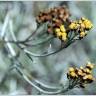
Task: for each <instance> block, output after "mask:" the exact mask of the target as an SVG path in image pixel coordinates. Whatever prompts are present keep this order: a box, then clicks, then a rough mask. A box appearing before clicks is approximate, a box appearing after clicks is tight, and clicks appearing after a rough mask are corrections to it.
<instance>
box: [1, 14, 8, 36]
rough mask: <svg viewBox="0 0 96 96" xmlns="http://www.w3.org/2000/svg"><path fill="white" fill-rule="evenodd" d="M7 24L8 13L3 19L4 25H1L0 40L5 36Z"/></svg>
mask: <svg viewBox="0 0 96 96" xmlns="http://www.w3.org/2000/svg"><path fill="white" fill-rule="evenodd" d="M8 22H9V13H7V15H6V17H5V20H4V24H3V27H2V31H1V38H3V37H4V35H5V30H6V28H7V25H8Z"/></svg>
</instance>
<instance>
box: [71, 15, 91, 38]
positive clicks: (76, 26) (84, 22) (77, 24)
mask: <svg viewBox="0 0 96 96" xmlns="http://www.w3.org/2000/svg"><path fill="white" fill-rule="evenodd" d="M92 27H93V25H92V23H91V22H90V21H89V20H88V19H86V18H84V17H83V18H81V19H80V20H77V21H73V22H71V24H70V25H69V30H71V31H76V32H77V34H78V33H79V37H80V38H83V37H85V36H86V35H87V31H89V30H90V29H91V28H92Z"/></svg>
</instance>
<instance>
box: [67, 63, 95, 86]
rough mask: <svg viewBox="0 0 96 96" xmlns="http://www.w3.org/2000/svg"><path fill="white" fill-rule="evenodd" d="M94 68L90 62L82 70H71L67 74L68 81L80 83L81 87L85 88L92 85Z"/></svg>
mask: <svg viewBox="0 0 96 96" xmlns="http://www.w3.org/2000/svg"><path fill="white" fill-rule="evenodd" d="M93 68H94V65H93V64H91V63H90V62H88V63H87V64H86V66H85V68H83V67H82V66H81V67H80V68H73V67H71V68H69V72H68V73H67V77H68V79H73V80H77V81H80V82H79V83H80V84H79V85H80V86H81V87H84V85H85V84H88V83H91V82H93V81H94V78H93V76H92V69H93Z"/></svg>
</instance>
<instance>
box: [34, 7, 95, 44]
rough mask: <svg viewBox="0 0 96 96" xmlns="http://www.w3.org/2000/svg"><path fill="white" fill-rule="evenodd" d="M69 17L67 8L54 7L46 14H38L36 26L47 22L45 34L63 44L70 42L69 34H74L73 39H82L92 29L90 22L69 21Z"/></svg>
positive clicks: (84, 20)
mask: <svg viewBox="0 0 96 96" xmlns="http://www.w3.org/2000/svg"><path fill="white" fill-rule="evenodd" d="M70 16H71V15H70V12H69V10H68V8H67V7H55V8H51V9H50V10H49V11H47V12H40V14H39V15H38V16H37V19H36V21H37V23H38V24H42V23H46V22H47V28H48V29H47V33H49V34H53V36H54V37H56V38H59V39H60V40H61V41H63V42H65V41H68V40H70V37H69V34H70V33H71V32H73V33H74V37H75V36H78V38H79V39H82V38H84V37H85V36H86V35H87V33H88V31H90V29H91V28H92V27H93V25H92V23H91V21H90V20H88V19H86V18H84V17H82V18H81V19H79V20H75V21H71V20H70Z"/></svg>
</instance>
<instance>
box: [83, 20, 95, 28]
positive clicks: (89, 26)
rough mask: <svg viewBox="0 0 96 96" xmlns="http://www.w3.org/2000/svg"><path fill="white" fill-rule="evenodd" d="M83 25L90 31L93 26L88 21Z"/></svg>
mask: <svg viewBox="0 0 96 96" xmlns="http://www.w3.org/2000/svg"><path fill="white" fill-rule="evenodd" d="M84 25H85V28H86V29H91V28H92V27H93V24H92V23H91V22H90V21H89V20H86V21H84Z"/></svg>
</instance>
